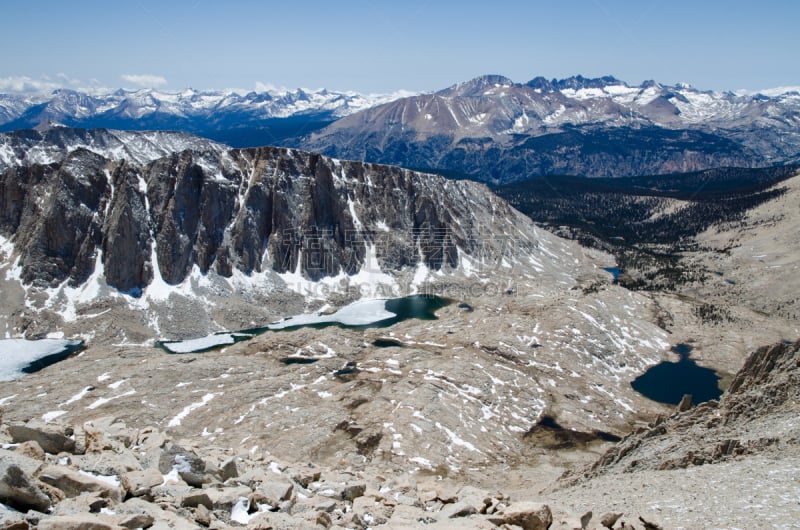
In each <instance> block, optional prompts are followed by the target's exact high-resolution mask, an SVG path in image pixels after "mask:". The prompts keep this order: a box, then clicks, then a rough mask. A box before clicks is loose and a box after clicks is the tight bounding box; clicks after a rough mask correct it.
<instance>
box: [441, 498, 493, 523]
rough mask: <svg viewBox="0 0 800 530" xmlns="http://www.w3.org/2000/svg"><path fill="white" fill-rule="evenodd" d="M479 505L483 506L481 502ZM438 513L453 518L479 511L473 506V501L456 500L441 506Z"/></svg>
mask: <svg viewBox="0 0 800 530" xmlns="http://www.w3.org/2000/svg"><path fill="white" fill-rule="evenodd" d="M481 506H483V504H481ZM440 513H441V516H442V517H447V518H448V519H454V518H456V517H467V516H468V515H474V514H476V513H480V512H479V511H478V510H477V509H476V508H475V506H474V504H473V503H470V502H464V501H458V502H455V503H452V504H448V505H446V506H445V507H444V508H442V510H441V512H440Z"/></svg>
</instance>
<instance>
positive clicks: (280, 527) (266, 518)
mask: <svg viewBox="0 0 800 530" xmlns="http://www.w3.org/2000/svg"><path fill="white" fill-rule="evenodd" d="M247 528H248V530H296V529H298V528H308V525H307V524H306V521H305V520H303V519H297V518H294V517H292V516H291V515H289V514H287V513H281V512H276V513H273V512H262V513H259V514H256V515H254V516H253V517H252V518H251V519H250V520H249V521H248V523H247Z"/></svg>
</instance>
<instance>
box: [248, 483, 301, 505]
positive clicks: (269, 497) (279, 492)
mask: <svg viewBox="0 0 800 530" xmlns="http://www.w3.org/2000/svg"><path fill="white" fill-rule="evenodd" d="M293 491H294V486H293V485H292V483H291V482H289V481H285V480H268V481H265V482H263V483H261V485H259V486H258V488H256V490H255V493H256V494H257V495H258V496H260V497H261V499H262V500H263V502H264V503H265V504H269V505H270V506H278V505H279V504H280V503H281V501H287V500H289V499H291V498H292V493H293Z"/></svg>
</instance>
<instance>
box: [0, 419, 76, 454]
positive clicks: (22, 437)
mask: <svg viewBox="0 0 800 530" xmlns="http://www.w3.org/2000/svg"><path fill="white" fill-rule="evenodd" d="M8 433H9V434H10V435H11V439H12V441H13V442H14V443H23V442H28V441H34V442H36V443H38V444H39V447H41V448H42V449H43V450H44V451H45V452H47V453H50V454H54V455H55V454H58V453H62V452H65V453H72V452H74V451H75V440H73V439H72V438H70V437H69V436H67V435H66V434H65V432H64V428H63V427H59V426H54V425H49V424H45V423H39V422H29V423H28V424H26V425H9V426H8Z"/></svg>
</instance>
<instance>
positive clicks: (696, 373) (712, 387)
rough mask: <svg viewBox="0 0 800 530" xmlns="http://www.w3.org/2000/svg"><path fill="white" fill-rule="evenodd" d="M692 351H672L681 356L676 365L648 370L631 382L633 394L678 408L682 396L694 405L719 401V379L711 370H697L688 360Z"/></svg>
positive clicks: (676, 348)
mask: <svg viewBox="0 0 800 530" xmlns="http://www.w3.org/2000/svg"><path fill="white" fill-rule="evenodd" d="M691 350H692V347H691V346H689V345H688V344H678V345H677V346H674V347H673V348H672V351H673V352H675V353H677V354H678V355H680V360H679V361H678V362H671V361H663V362H660V363H658V364H656V365H655V366H651V367H650V368H649V369H648V370H647V371H646V372H645V373H643V374H642V375H640V376H639V377H637V378H636V379H634V380H633V382H631V386H632V387H633V389H634V390H636V391H637V392H639V393H640V394H642V395H643V396H645V397H648V398H650V399H652V400H653V401H658V402H660V403H669V404H673V405H677V404H678V403H680V401H681V398H682V397H683V395H684V394H691V395H692V402H693V403H694V404H695V405H696V404H698V403H703V402H705V401H709V400H712V399H719V398H720V396H722V391H721V390H720V389H719V386H718V384H719V380H720V377H719V376H718V375H717V373H716V372H714V370H711V369H710V368H703V367H702V366H698V365H697V363H695V362H694V360H693V359H691V358H690V357H689V353H690V352H691Z"/></svg>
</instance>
